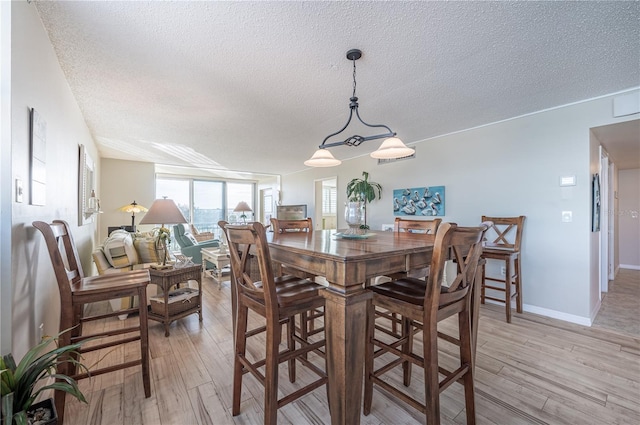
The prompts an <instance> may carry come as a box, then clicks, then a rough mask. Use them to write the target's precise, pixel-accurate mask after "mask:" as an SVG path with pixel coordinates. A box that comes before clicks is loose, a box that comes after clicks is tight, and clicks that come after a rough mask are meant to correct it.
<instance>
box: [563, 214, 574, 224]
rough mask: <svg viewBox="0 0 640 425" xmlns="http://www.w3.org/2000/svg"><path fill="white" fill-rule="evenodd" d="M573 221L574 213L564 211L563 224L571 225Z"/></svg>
mask: <svg viewBox="0 0 640 425" xmlns="http://www.w3.org/2000/svg"><path fill="white" fill-rule="evenodd" d="M572 221H573V212H571V211H562V222H563V223H571V222H572Z"/></svg>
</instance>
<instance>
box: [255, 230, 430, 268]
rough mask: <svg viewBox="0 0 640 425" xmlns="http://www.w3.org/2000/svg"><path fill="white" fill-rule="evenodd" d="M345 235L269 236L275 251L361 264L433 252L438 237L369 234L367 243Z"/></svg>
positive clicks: (331, 232) (327, 232) (323, 232)
mask: <svg viewBox="0 0 640 425" xmlns="http://www.w3.org/2000/svg"><path fill="white" fill-rule="evenodd" d="M341 233H342V232H341V231H336V230H335V229H333V230H316V231H313V232H286V233H268V234H267V240H268V241H269V246H270V248H271V249H278V248H282V249H286V250H287V251H290V252H299V253H301V254H306V255H313V256H314V257H319V258H325V259H328V260H333V261H340V260H342V261H358V260H370V259H372V258H376V257H380V258H384V257H385V256H387V255H389V254H413V253H420V252H426V251H429V250H432V249H433V242H434V236H433V235H425V234H419V233H408V232H401V233H400V232H383V231H369V232H368V233H367V234H368V236H367V237H366V238H364V239H348V238H343V237H341V236H340V234H341Z"/></svg>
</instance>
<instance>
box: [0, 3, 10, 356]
mask: <svg viewBox="0 0 640 425" xmlns="http://www.w3.org/2000/svg"><path fill="white" fill-rule="evenodd" d="M0 94H1V97H0V187H2V190H1V191H0V235H1V236H2V237H0V354H5V353H7V352H9V351H10V350H11V339H12V338H11V336H12V331H11V303H10V302H4V303H3V302H2V301H1V300H11V299H12V290H13V288H12V285H11V282H12V280H11V196H12V194H13V191H12V190H11V187H12V186H11V185H12V182H11V181H12V178H11V2H8V1H3V2H0Z"/></svg>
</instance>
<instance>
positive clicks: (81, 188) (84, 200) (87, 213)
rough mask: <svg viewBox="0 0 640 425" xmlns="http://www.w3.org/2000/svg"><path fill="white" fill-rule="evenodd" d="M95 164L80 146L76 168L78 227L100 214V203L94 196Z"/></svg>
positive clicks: (90, 221) (91, 221) (82, 146)
mask: <svg viewBox="0 0 640 425" xmlns="http://www.w3.org/2000/svg"><path fill="white" fill-rule="evenodd" d="M95 189H96V188H95V163H94V162H93V159H92V158H91V156H90V155H89V154H88V153H87V151H86V150H85V147H84V145H80V155H79V167H78V225H79V226H83V225H85V224H89V223H93V220H94V216H95V214H97V213H99V212H100V201H98V199H97V198H96V195H95Z"/></svg>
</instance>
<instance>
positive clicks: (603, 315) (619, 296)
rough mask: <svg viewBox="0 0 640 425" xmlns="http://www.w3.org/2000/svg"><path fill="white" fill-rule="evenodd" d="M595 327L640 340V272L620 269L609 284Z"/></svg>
mask: <svg viewBox="0 0 640 425" xmlns="http://www.w3.org/2000/svg"><path fill="white" fill-rule="evenodd" d="M593 327H594V328H602V329H606V330H611V331H614V332H619V333H624V334H627V335H630V336H633V337H636V338H640V270H630V269H620V271H619V272H618V275H617V276H616V279H615V280H613V281H610V282H609V292H608V293H605V294H604V299H603V300H602V306H601V307H600V311H599V312H598V315H597V316H596V318H595V320H594V322H593Z"/></svg>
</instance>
